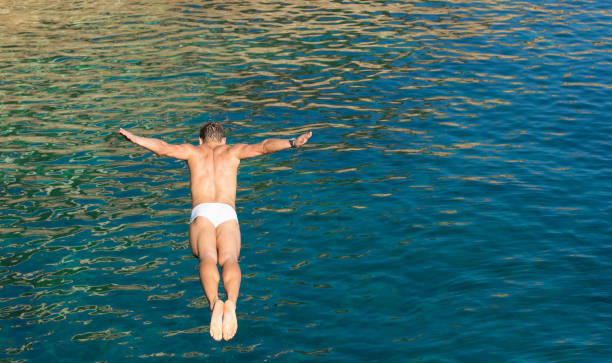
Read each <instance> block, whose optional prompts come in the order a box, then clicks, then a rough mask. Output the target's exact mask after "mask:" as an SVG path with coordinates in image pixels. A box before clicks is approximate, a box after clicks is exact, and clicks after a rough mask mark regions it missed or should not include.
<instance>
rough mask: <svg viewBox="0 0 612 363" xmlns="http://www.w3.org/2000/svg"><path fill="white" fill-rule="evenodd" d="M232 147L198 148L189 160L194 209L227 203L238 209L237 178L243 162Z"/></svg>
mask: <svg viewBox="0 0 612 363" xmlns="http://www.w3.org/2000/svg"><path fill="white" fill-rule="evenodd" d="M232 149H233V148H232V147H231V146H229V145H225V144H220V145H216V146H212V147H211V146H209V145H208V144H202V145H200V146H194V147H193V151H192V153H191V155H190V156H189V158H188V159H187V165H189V173H190V180H191V202H192V206H196V205H198V204H201V203H225V204H229V205H231V206H232V207H233V208H235V203H236V178H237V174H238V165H239V164H240V159H239V158H238V157H237V155H236V153H235V152H233V150H232Z"/></svg>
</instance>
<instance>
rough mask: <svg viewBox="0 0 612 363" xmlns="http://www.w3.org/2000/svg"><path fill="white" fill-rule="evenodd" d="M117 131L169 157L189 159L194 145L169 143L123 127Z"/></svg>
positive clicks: (136, 142) (148, 148) (134, 141)
mask: <svg viewBox="0 0 612 363" xmlns="http://www.w3.org/2000/svg"><path fill="white" fill-rule="evenodd" d="M119 133H120V134H121V135H123V136H124V137H125V138H126V139H128V140H129V141H131V142H133V143H134V144H136V145H140V146H142V147H144V148H145V149H147V150H150V151H152V152H154V153H156V154H157V155H163V156H169V157H171V158H175V159H180V160H187V159H189V156H190V155H191V152H192V149H193V147H194V146H193V145H190V144H183V145H171V144H168V143H167V142H165V141H163V140H159V139H153V138H150V137H142V136H137V135H134V134H133V133H131V132H129V131H127V130H124V129H119Z"/></svg>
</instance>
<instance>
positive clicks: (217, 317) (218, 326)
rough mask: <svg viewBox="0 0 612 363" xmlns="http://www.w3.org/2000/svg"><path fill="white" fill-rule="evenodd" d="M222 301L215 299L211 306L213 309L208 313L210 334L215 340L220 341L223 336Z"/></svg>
mask: <svg viewBox="0 0 612 363" xmlns="http://www.w3.org/2000/svg"><path fill="white" fill-rule="evenodd" d="M224 305H225V304H223V301H221V300H220V299H217V301H215V305H214V306H213V310H212V312H211V313H210V329H209V331H210V336H211V337H212V338H213V339H214V340H216V341H220V340H221V338H222V337H223V306H224Z"/></svg>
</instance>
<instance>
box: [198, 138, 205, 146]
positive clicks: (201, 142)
mask: <svg viewBox="0 0 612 363" xmlns="http://www.w3.org/2000/svg"><path fill="white" fill-rule="evenodd" d="M198 140H200V145H202V144H203V143H204V141H202V138H201V137H198Z"/></svg>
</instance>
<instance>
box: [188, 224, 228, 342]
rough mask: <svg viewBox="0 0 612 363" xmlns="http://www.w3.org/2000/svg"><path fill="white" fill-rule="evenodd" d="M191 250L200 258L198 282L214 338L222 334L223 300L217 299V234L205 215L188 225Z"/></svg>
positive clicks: (216, 338)
mask: <svg viewBox="0 0 612 363" xmlns="http://www.w3.org/2000/svg"><path fill="white" fill-rule="evenodd" d="M189 243H190V244H191V252H192V253H193V255H194V256H196V257H197V258H198V259H199V260H200V267H199V270H200V283H201V284H202V289H203V290H204V294H205V295H206V299H207V300H208V306H209V307H210V310H211V316H210V329H209V331H210V335H211V336H212V337H213V339H215V340H221V338H222V336H223V302H222V301H221V300H219V269H218V268H217V236H216V234H215V227H214V226H213V225H212V223H210V221H209V220H208V219H206V218H205V217H198V218H196V219H195V220H194V221H193V223H191V224H190V225H189Z"/></svg>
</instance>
